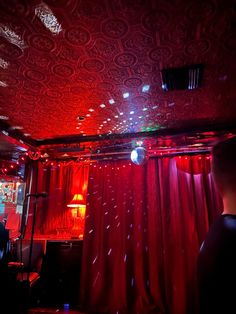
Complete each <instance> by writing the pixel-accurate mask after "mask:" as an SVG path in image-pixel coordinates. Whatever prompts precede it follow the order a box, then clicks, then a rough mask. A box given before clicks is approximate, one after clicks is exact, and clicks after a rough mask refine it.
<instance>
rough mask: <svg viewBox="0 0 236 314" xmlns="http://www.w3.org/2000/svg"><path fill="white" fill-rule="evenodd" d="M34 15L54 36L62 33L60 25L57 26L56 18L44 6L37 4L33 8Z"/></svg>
mask: <svg viewBox="0 0 236 314" xmlns="http://www.w3.org/2000/svg"><path fill="white" fill-rule="evenodd" d="M35 15H37V17H38V18H39V19H40V21H41V22H42V23H43V24H44V26H45V27H46V28H47V29H49V30H50V32H51V33H53V34H54V35H58V34H59V33H60V32H61V31H62V27H61V24H59V22H58V20H57V18H56V16H55V15H54V14H53V12H52V11H51V9H50V8H49V7H48V6H47V5H46V4H44V3H41V4H39V5H38V6H37V7H36V8H35Z"/></svg>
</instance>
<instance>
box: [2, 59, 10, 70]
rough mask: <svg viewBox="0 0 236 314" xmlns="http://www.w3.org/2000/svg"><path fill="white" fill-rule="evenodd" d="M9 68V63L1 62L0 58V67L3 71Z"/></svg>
mask: <svg viewBox="0 0 236 314" xmlns="http://www.w3.org/2000/svg"><path fill="white" fill-rule="evenodd" d="M8 66H9V62H7V61H5V60H3V59H2V58H0V67H1V68H3V69H7V68H8Z"/></svg>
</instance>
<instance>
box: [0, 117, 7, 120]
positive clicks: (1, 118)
mask: <svg viewBox="0 0 236 314" xmlns="http://www.w3.org/2000/svg"><path fill="white" fill-rule="evenodd" d="M0 120H9V118H8V117H7V116H0Z"/></svg>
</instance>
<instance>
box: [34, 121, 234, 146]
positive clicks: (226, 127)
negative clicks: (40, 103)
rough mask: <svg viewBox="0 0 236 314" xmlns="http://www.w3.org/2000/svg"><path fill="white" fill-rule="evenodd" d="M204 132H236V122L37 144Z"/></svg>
mask: <svg viewBox="0 0 236 314" xmlns="http://www.w3.org/2000/svg"><path fill="white" fill-rule="evenodd" d="M203 132H233V133H235V132H236V123H235V122H232V123H224V124H209V125H204V126H200V127H199V126H186V127H184V128H167V129H161V130H157V131H149V132H137V133H122V134H101V135H90V136H81V135H69V136H63V137H55V138H49V139H44V140H36V141H35V142H36V145H37V146H38V147H40V146H46V145H60V144H73V143H82V142H83V143H84V142H99V141H107V140H110V141H113V140H118V139H119V140H120V139H128V138H133V139H137V138H146V137H160V136H171V137H174V136H180V135H190V134H194V133H203Z"/></svg>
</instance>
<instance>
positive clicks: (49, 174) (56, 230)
mask: <svg viewBox="0 0 236 314" xmlns="http://www.w3.org/2000/svg"><path fill="white" fill-rule="evenodd" d="M32 171H33V193H35V192H37V193H39V192H42V191H45V192H47V193H48V197H46V198H45V199H41V198H40V199H39V201H38V209H37V214H36V225H35V236H36V237H37V236H43V235H44V236H50V235H51V236H53V237H62V238H66V237H71V236H72V235H74V234H71V231H72V229H73V218H72V214H71V208H68V207H67V204H68V203H70V201H71V200H72V198H73V196H74V194H75V193H81V194H83V195H84V196H85V198H86V193H87V182H88V173H89V165H82V164H79V163H76V162H70V163H51V164H49V165H45V163H41V162H37V163H35V165H34V167H33V168H32ZM33 204H34V200H33V201H32V202H31V210H30V215H29V219H28V224H27V225H28V227H27V235H28V236H29V234H30V232H31V223H32V216H31V212H32V206H33Z"/></svg>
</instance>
